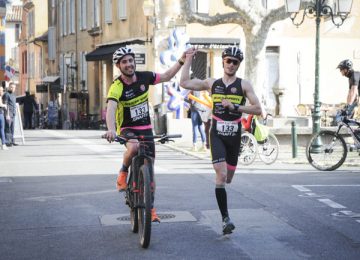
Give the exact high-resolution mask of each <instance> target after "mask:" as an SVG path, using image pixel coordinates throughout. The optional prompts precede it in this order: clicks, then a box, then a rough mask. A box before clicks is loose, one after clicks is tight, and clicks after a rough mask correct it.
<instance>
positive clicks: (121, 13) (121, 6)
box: [118, 0, 127, 20]
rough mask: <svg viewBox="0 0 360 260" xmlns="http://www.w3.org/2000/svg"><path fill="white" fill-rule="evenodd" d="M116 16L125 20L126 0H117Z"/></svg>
mask: <svg viewBox="0 0 360 260" xmlns="http://www.w3.org/2000/svg"><path fill="white" fill-rule="evenodd" d="M118 18H119V20H126V18H127V15H126V0H118Z"/></svg>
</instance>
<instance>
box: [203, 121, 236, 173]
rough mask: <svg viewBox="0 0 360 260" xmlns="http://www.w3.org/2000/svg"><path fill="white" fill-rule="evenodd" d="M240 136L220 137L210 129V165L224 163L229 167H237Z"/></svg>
mask: <svg viewBox="0 0 360 260" xmlns="http://www.w3.org/2000/svg"><path fill="white" fill-rule="evenodd" d="M240 142H241V134H240V132H239V134H237V135H236V136H221V135H219V134H217V131H216V130H215V129H214V128H213V127H211V130H210V149H211V157H212V163H219V162H224V161H225V162H226V163H227V164H229V165H231V166H235V167H236V165H237V162H238V156H239V151H240Z"/></svg>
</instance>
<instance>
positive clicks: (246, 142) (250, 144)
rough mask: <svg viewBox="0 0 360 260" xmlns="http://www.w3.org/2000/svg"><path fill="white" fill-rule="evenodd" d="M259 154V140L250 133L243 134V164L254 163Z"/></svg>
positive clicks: (241, 145)
mask: <svg viewBox="0 0 360 260" xmlns="http://www.w3.org/2000/svg"><path fill="white" fill-rule="evenodd" d="M256 154H257V142H256V139H255V137H254V136H253V135H252V134H250V133H248V132H245V133H242V134H241V143H240V152H239V162H240V163H241V164H243V165H249V164H252V163H253V161H254V160H255V158H256Z"/></svg>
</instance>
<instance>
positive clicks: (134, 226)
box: [130, 208, 139, 233]
mask: <svg viewBox="0 0 360 260" xmlns="http://www.w3.org/2000/svg"><path fill="white" fill-rule="evenodd" d="M130 223H131V231H132V232H133V233H137V232H138V231H139V218H138V211H137V209H136V208H130Z"/></svg>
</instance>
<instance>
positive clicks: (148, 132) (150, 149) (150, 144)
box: [120, 128, 155, 158]
mask: <svg viewBox="0 0 360 260" xmlns="http://www.w3.org/2000/svg"><path fill="white" fill-rule="evenodd" d="M120 135H121V136H123V137H125V138H129V137H132V136H134V135H135V136H139V135H145V136H153V132H152V129H145V130H136V129H130V128H125V129H123V130H121V133H120ZM145 151H146V154H147V155H149V156H150V157H153V158H155V143H154V140H153V139H149V140H147V141H146V147H145Z"/></svg>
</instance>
